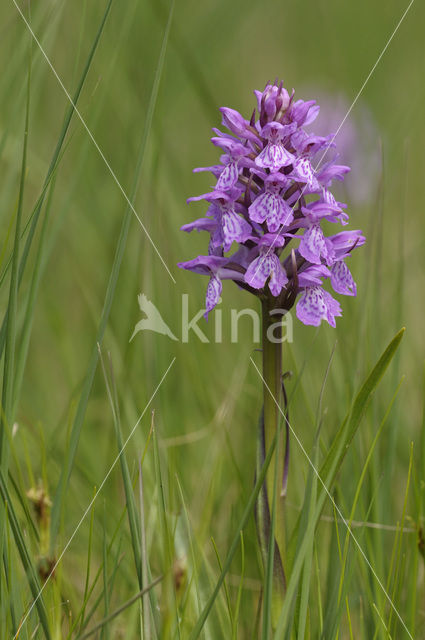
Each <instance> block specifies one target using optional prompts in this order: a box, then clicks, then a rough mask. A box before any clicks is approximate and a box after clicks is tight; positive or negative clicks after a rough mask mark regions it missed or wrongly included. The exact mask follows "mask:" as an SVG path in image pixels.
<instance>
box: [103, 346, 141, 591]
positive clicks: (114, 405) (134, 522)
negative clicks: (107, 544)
mask: <svg viewBox="0 0 425 640" xmlns="http://www.w3.org/2000/svg"><path fill="white" fill-rule="evenodd" d="M99 355H100V363H101V365H102V370H103V375H104V378H105V384H106V390H107V393H108V398H109V402H110V405H111V409H112V416H113V420H114V429H115V437H116V439H117V447H118V452H120V466H121V475H122V479H123V484H124V492H125V500H126V505H127V515H128V523H129V526H130V535H131V543H132V548H133V555H134V562H135V565H136V572H137V579H138V581H139V588H140V589H143V577H142V562H141V554H140V549H141V547H140V544H141V542H140V538H141V536H140V527H139V517H138V514H137V508H136V501H135V498H134V492H133V483H132V481H131V477H130V471H129V469H128V464H127V458H126V457H125V453H124V450H123V446H124V439H123V436H122V428H121V417H120V408H119V402H118V397H117V389H116V384H115V378H114V373H113V368H112V361H111V358H110V356H109V375H108V373H107V372H106V369H105V364H104V361H103V357H102V352H101V350H100V347H99Z"/></svg>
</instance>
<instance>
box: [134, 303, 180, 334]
mask: <svg viewBox="0 0 425 640" xmlns="http://www.w3.org/2000/svg"><path fill="white" fill-rule="evenodd" d="M137 300H138V301H139V307H140V310H141V311H142V312H143V313H144V314H145V315H146V318H143V319H142V320H139V322H138V323H137V324H136V326H135V327H134V331H133V335H132V336H131V338H130V340H129V342H131V341H132V340H133V338H134V336H135V335H136V333H138V332H139V331H145V330H146V329H148V330H149V331H155V332H156V333H161V334H162V335H164V336H168V337H169V338H171V340H178V338H176V336H175V335H174V333H173V332H172V331H171V329H170V327H169V326H168V325H167V323H166V322H164V320H163V319H162V316H161V314H160V313H159V311H158V309H157V308H156V307H155V305H154V304H153V302H151V301H150V300H149V299H148V298H147V297H146V296H145V294H144V293H140V294H139V295H138V296H137Z"/></svg>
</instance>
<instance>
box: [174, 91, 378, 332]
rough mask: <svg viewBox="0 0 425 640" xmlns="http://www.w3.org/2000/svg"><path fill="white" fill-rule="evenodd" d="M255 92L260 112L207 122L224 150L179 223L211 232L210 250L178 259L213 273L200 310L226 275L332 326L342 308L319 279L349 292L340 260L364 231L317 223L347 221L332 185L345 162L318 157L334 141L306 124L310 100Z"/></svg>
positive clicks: (313, 108)
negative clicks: (218, 123)
mask: <svg viewBox="0 0 425 640" xmlns="http://www.w3.org/2000/svg"><path fill="white" fill-rule="evenodd" d="M255 95H256V98H257V110H255V109H254V112H253V115H252V117H251V119H250V120H245V119H244V118H243V117H242V116H241V115H240V114H239V113H238V112H237V111H235V110H234V109H230V108H227V107H222V108H221V109H220V111H221V113H222V124H223V126H224V127H226V128H227V129H228V131H230V133H223V132H222V131H220V130H219V129H213V131H214V133H215V136H214V137H213V138H212V142H213V144H214V145H216V146H217V147H219V148H220V149H221V150H222V151H223V154H222V155H221V157H220V164H218V165H215V166H212V167H202V168H199V169H195V171H196V172H198V171H210V172H211V173H212V174H213V175H214V176H215V178H216V180H217V182H216V184H215V187H214V188H213V190H212V191H210V192H208V193H204V194H203V195H201V196H198V197H194V198H189V200H188V202H189V201H196V200H206V202H207V203H208V205H209V206H208V210H207V213H206V216H205V217H203V218H200V219H198V220H195V221H194V222H192V223H190V224H187V225H184V226H183V227H182V230H183V231H192V230H194V229H196V230H197V231H208V232H209V234H210V242H209V247H208V255H206V256H198V257H197V258H195V259H194V260H190V261H188V262H182V263H180V264H179V266H180V267H182V268H183V269H189V270H190V271H194V272H195V273H201V274H204V275H208V276H209V277H210V280H209V283H208V286H207V295H206V314H205V315H206V317H208V313H209V312H210V311H211V310H212V309H213V308H214V307H215V305H216V304H217V302H218V300H219V297H220V294H221V290H222V280H225V279H227V280H233V281H234V282H235V283H236V284H237V285H238V286H239V287H242V288H243V289H246V290H248V291H250V292H251V293H254V294H255V295H257V296H259V297H260V298H263V299H264V298H265V297H270V296H271V297H273V298H274V301H273V305H274V306H275V308H279V309H283V310H289V309H290V308H291V307H292V306H293V304H294V303H295V300H296V298H297V296H298V294H301V297H300V298H299V300H298V303H297V317H298V318H299V319H300V320H301V321H302V322H303V323H304V324H309V325H315V326H318V325H319V324H320V322H321V320H322V319H324V320H327V322H329V324H330V325H332V326H333V327H334V326H335V316H340V315H341V307H340V304H339V302H337V300H335V298H333V297H332V296H331V294H330V293H329V292H328V291H326V290H325V289H324V288H323V286H322V285H323V281H324V280H326V279H329V280H330V283H331V286H332V287H333V289H334V291H336V292H337V293H340V294H344V295H351V296H354V295H356V285H355V282H354V280H353V278H352V275H351V273H350V271H349V269H348V267H347V265H346V263H345V259H346V258H347V257H348V256H349V255H350V253H351V251H352V250H353V249H354V248H355V247H358V246H360V245H362V244H364V241H365V238H364V237H363V236H362V234H361V232H360V231H341V232H339V233H336V234H334V235H330V236H325V234H324V232H323V229H322V223H323V222H325V221H328V222H331V223H340V224H341V225H346V224H347V222H348V215H347V213H346V212H345V211H344V209H345V207H346V205H345V204H343V203H341V202H338V201H337V200H336V199H335V198H334V196H333V195H332V193H331V191H330V186H331V184H332V181H333V180H335V179H336V180H343V179H344V175H345V174H346V173H347V172H348V171H349V170H350V169H349V167H346V166H344V165H341V164H338V163H337V161H338V155H337V154H336V152H334V151H333V152H332V158H331V159H328V160H327V161H326V162H325V163H322V162H321V160H322V159H323V157H324V154H325V153H326V152H327V151H328V149H329V148H332V149H333V148H334V146H335V145H334V144H333V135H332V134H331V135H328V136H325V137H324V136H317V135H314V134H312V133H307V132H306V131H305V129H304V127H306V126H308V125H309V124H311V123H312V122H313V121H314V120H315V118H316V117H317V115H318V113H319V106H318V105H316V102H315V100H310V101H308V102H305V101H303V100H297V101H294V92H292V95H291V96H289V94H288V92H287V91H286V89H285V88H284V87H283V86H282V84H280V85H277V83H275V84H268V85H267V86H266V88H265V89H264V91H263V92H261V91H255ZM234 243H235V245H236V246H237V249H236V251H234V252H233V253H231V250H232V249H234ZM226 254H227V255H226Z"/></svg>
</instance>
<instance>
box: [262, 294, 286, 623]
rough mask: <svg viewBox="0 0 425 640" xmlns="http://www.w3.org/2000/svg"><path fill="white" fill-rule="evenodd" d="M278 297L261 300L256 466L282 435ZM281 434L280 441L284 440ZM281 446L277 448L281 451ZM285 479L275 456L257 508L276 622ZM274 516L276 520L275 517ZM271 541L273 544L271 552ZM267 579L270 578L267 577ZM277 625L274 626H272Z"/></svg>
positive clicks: (281, 582)
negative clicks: (261, 401) (261, 400)
mask: <svg viewBox="0 0 425 640" xmlns="http://www.w3.org/2000/svg"><path fill="white" fill-rule="evenodd" d="M275 309H276V298H273V297H272V296H269V297H267V298H265V299H263V301H262V339H263V344H262V346H263V380H264V382H263V395H264V405H263V407H264V409H263V414H262V419H260V424H259V437H258V452H257V465H259V466H261V464H262V461H263V459H264V457H265V455H266V453H267V451H268V450H269V448H270V446H271V445H272V443H273V442H274V439H275V437H276V433H279V424H280V422H281V419H282V416H281V412H280V407H281V405H282V400H283V398H282V342H281V337H282V322H281V316H280V315H279V314H277V313H274V310H275ZM281 438H282V436H281V434H280V435H279V439H281ZM282 450H283V448H282V443H281V442H279V446H277V447H276V452H277V451H282ZM282 477H283V457H282V456H280V455H277V454H276V455H275V458H274V460H272V463H271V464H270V467H269V470H268V472H267V475H266V481H265V484H264V487H263V491H262V492H261V493H260V496H259V500H258V506H257V527H258V534H259V541H260V547H261V552H262V557H263V562H264V567H267V564H268V556H269V554H270V553H271V552H273V553H274V561H273V563H272V564H273V595H272V598H271V600H272V620H276V619H277V616H276V614H278V611H279V610H280V608H281V606H282V601H283V596H284V593H285V574H284V549H285V530H284V524H285V523H284V511H283V507H284V500H283V498H282V497H281V496H280V491H276V486H277V483H276V479H277V478H279V479H280V478H282ZM273 514H274V518H273ZM271 541H272V544H273V545H274V547H273V550H272V549H271V546H270V544H271ZM266 579H267V576H266ZM273 626H274V625H273Z"/></svg>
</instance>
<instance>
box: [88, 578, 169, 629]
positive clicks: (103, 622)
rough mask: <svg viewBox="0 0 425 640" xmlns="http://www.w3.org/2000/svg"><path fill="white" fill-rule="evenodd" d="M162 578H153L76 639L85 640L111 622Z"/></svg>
mask: <svg viewBox="0 0 425 640" xmlns="http://www.w3.org/2000/svg"><path fill="white" fill-rule="evenodd" d="M162 580H163V577H162V576H159V577H158V578H156V579H155V580H153V581H152V582H151V583H150V584H149V585H147V586H146V587H145V588H144V589H142V591H139V593H136V595H134V596H133V597H132V598H130V600H127V602H124V604H122V605H121V606H120V607H118V609H116V610H115V611H113V612H112V613H110V614H109V616H108V617H107V618H104V619H103V620H101V621H100V622H98V624H97V625H96V626H94V627H92V629H90V630H89V631H86V633H84V634H83V635H82V636H77V640H86V638H89V637H90V636H92V635H94V634H95V633H96V632H97V631H99V629H102V628H103V627H104V626H105V625H106V624H108V622H111V621H112V620H113V619H114V618H116V617H117V616H119V615H120V613H122V612H123V611H125V610H126V609H128V607H131V605H132V604H134V603H135V602H137V601H138V600H140V598H143V596H144V595H146V594H147V593H149V591H151V589H153V588H154V587H155V586H156V585H157V584H159V583H160V582H161V581H162Z"/></svg>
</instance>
